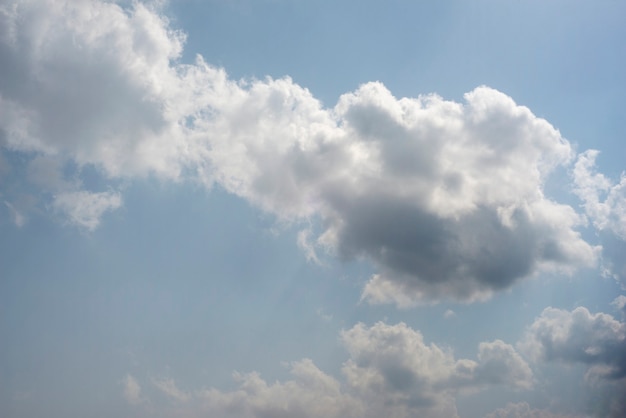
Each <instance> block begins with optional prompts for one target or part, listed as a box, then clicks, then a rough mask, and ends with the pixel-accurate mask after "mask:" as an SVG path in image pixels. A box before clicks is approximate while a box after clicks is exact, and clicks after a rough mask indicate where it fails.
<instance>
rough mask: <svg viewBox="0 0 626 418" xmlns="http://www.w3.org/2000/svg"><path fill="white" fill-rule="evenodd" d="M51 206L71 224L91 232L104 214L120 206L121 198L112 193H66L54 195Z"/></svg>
mask: <svg viewBox="0 0 626 418" xmlns="http://www.w3.org/2000/svg"><path fill="white" fill-rule="evenodd" d="M52 206H53V207H54V209H55V210H57V211H59V212H61V213H63V214H65V215H66V216H67V218H68V221H69V222H70V223H71V224H73V225H76V226H79V227H81V228H85V229H87V230H89V231H93V230H94V229H96V228H97V227H98V225H99V224H100V218H101V217H102V215H103V214H104V213H105V212H108V211H111V210H115V209H118V208H119V207H121V206H122V197H121V195H120V194H119V193H118V192H113V191H108V192H101V193H91V192H87V191H78V192H67V193H60V194H58V195H55V196H54V200H53V202H52Z"/></svg>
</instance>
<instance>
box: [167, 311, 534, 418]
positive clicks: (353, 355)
mask: <svg viewBox="0 0 626 418" xmlns="http://www.w3.org/2000/svg"><path fill="white" fill-rule="evenodd" d="M341 341H342V342H343V344H344V346H345V347H346V349H347V350H348V353H349V359H348V360H347V361H346V362H345V363H344V365H343V368H342V374H343V378H344V379H342V380H339V379H337V378H335V377H333V376H331V375H328V374H326V373H324V372H323V371H321V370H320V369H319V368H318V367H317V366H316V365H315V364H314V363H313V361H311V360H309V359H304V360H301V361H298V362H294V363H292V364H291V366H290V367H291V375H292V376H293V378H292V379H291V380H288V381H284V382H280V381H279V382H274V383H268V382H267V381H265V380H264V379H262V378H261V377H260V376H259V375H258V374H257V373H249V374H239V373H236V374H235V379H236V380H237V382H238V383H239V387H238V388H237V389H235V390H232V391H221V390H219V389H215V388H210V389H203V390H198V391H195V392H193V393H191V392H190V393H186V392H183V391H181V390H180V389H178V388H177V387H176V385H175V384H174V382H173V381H172V380H167V379H166V380H160V381H157V382H155V384H156V385H157V387H158V388H159V389H160V390H161V391H162V392H163V393H164V394H166V395H167V396H168V397H170V398H172V399H175V400H177V401H178V402H182V403H187V409H188V411H187V412H188V415H191V416H201V415H202V414H205V415H206V414H208V415H210V416H215V417H220V418H228V417H233V418H234V417H238V418H261V417H263V418H280V417H298V418H300V417H302V418H318V417H331V418H332V417H337V418H340V417H360V418H370V417H371V418H378V417H381V416H385V417H395V418H403V417H406V418H408V417H412V416H420V417H446V418H450V417H455V416H457V412H456V402H455V397H456V395H457V394H458V393H461V392H462V393H472V392H475V391H479V390H482V389H484V388H486V387H488V386H490V385H494V386H500V387H501V386H504V387H508V388H510V389H513V390H518V389H529V388H530V387H531V385H532V371H531V370H530V368H529V366H528V365H527V364H526V363H525V362H524V360H523V359H522V358H521V357H520V356H519V354H518V353H517V352H516V351H515V349H514V348H513V347H512V346H510V345H508V344H505V343H504V342H502V341H499V340H496V341H493V342H485V343H482V344H480V346H479V348H478V361H474V360H469V359H455V358H454V355H453V353H452V352H451V351H449V350H445V349H442V348H440V347H438V346H437V345H436V344H426V343H425V342H424V340H423V337H422V335H421V333H420V332H418V331H416V330H413V329H411V328H410V327H408V326H407V325H405V324H403V323H400V324H397V325H388V324H385V323H382V322H379V323H376V324H374V325H372V326H371V327H368V326H365V325H363V324H357V325H355V326H354V327H353V328H351V329H349V330H346V331H344V332H342V334H341ZM178 408H180V405H179V406H178ZM193 411H195V415H194V414H193V413H192V412H193Z"/></svg>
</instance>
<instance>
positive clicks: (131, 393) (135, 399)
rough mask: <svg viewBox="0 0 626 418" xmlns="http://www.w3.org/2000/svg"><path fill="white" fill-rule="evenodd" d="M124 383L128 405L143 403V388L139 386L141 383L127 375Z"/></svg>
mask: <svg viewBox="0 0 626 418" xmlns="http://www.w3.org/2000/svg"><path fill="white" fill-rule="evenodd" d="M122 383H123V385H124V399H126V401H127V402H128V403H130V404H133V405H137V404H140V403H141V402H143V399H142V397H141V386H139V383H138V382H137V380H136V379H135V378H134V377H133V376H131V375H129V374H127V375H126V377H124V380H123V382H122Z"/></svg>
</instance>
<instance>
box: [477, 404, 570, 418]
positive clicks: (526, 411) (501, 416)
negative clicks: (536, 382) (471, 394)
mask: <svg viewBox="0 0 626 418" xmlns="http://www.w3.org/2000/svg"><path fill="white" fill-rule="evenodd" d="M485 418H582V416H581V415H576V416H574V415H562V414H556V413H553V412H550V411H547V410H545V409H534V408H531V406H530V405H529V404H528V403H527V402H518V403H508V404H507V405H506V406H505V407H504V408H499V409H497V410H495V411H493V412H491V413H490V414H487V415H486V416H485Z"/></svg>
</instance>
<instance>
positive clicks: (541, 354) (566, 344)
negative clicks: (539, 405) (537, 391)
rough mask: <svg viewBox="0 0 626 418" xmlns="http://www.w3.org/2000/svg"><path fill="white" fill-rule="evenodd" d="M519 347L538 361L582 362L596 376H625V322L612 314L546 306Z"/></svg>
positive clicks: (585, 309)
mask: <svg viewBox="0 0 626 418" xmlns="http://www.w3.org/2000/svg"><path fill="white" fill-rule="evenodd" d="M520 347H521V348H522V349H523V350H524V351H526V352H528V353H529V354H530V355H531V356H532V357H533V358H534V359H535V360H546V361H558V362H563V363H582V364H586V365H588V366H589V367H590V369H589V372H590V374H591V375H593V376H601V377H604V378H606V379H623V378H624V377H626V324H624V322H620V321H617V320H616V319H615V318H613V317H612V316H611V315H607V314H604V313H596V314H592V313H590V312H589V311H588V310H587V308H584V307H578V308H576V309H574V310H573V311H571V312H570V311H565V310H561V309H555V308H546V309H545V310H544V311H543V312H542V313H541V315H540V316H539V317H538V318H537V319H536V320H535V321H534V322H533V324H532V325H531V326H530V327H529V328H528V331H527V335H526V337H525V339H524V340H523V341H522V342H521V343H520Z"/></svg>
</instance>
